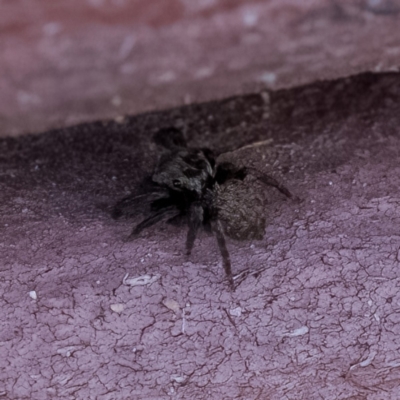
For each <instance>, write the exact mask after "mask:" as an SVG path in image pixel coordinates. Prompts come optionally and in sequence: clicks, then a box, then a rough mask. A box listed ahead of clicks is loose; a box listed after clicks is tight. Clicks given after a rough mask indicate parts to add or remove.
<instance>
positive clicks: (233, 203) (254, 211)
mask: <svg viewBox="0 0 400 400" xmlns="http://www.w3.org/2000/svg"><path fill="white" fill-rule="evenodd" d="M216 208H217V210H218V219H219V220H220V221H221V223H222V226H223V228H224V231H225V233H226V234H227V235H228V236H229V237H231V238H232V239H236V240H251V239H256V240H261V239H262V238H263V237H264V231H265V216H264V213H265V210H264V201H263V198H262V197H261V196H260V195H258V194H257V193H256V192H255V191H254V190H253V189H251V188H250V187H249V186H247V185H246V184H245V182H243V181H240V180H236V179H233V180H230V181H228V182H226V183H225V184H223V185H221V186H220V187H218V189H217V196H216Z"/></svg>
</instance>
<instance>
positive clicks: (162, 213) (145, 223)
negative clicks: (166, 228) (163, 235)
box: [129, 206, 176, 239]
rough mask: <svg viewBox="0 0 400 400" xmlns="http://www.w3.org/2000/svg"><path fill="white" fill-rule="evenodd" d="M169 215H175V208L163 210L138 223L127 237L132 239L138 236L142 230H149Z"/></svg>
mask: <svg viewBox="0 0 400 400" xmlns="http://www.w3.org/2000/svg"><path fill="white" fill-rule="evenodd" d="M171 214H176V207H172V206H171V207H167V208H163V209H161V210H159V211H157V212H155V213H153V214H152V215H150V217H148V218H146V219H145V220H143V221H142V222H140V223H139V224H138V225H136V227H135V228H134V229H133V231H132V233H131V234H130V235H129V238H130V239H132V238H134V237H135V236H136V235H138V234H139V233H140V232H142V230H143V229H146V228H149V227H150V226H152V225H154V224H156V223H157V222H159V221H161V220H162V219H164V218H165V217H166V216H167V215H171Z"/></svg>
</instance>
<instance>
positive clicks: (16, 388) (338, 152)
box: [0, 74, 400, 400]
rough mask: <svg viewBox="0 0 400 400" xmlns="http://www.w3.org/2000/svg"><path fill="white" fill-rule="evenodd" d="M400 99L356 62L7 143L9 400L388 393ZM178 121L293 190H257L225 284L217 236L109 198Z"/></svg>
mask: <svg viewBox="0 0 400 400" xmlns="http://www.w3.org/2000/svg"><path fill="white" fill-rule="evenodd" d="M399 101H400V75H399V74H382V75H372V74H367V75H359V76H355V77H352V78H347V79H341V80H337V81H331V82H319V83H314V84H312V85H309V86H305V87H299V88H295V89H290V90H281V91H277V92H272V93H270V94H269V95H268V94H267V93H263V94H262V95H257V94H255V95H251V96H245V97H238V98H231V99H227V100H225V101H222V102H213V103H206V104H201V105H193V106H188V107H185V108H181V109H175V110H170V111H165V112H157V113H152V114H144V115H139V116H137V117H132V118H129V119H126V120H125V121H123V122H121V123H116V122H114V121H112V122H108V123H93V124H88V125H80V126H76V127H71V128H67V129H64V130H60V131H53V132H50V133H44V134H42V135H39V136H22V137H19V138H4V139H1V141H0V148H1V152H0V154H1V156H0V157H1V158H0V162H1V175H0V182H1V191H2V201H1V204H0V216H1V224H0V230H1V239H0V259H1V275H0V280H1V285H0V291H1V303H2V306H1V310H2V324H1V328H0V329H1V331H0V346H1V347H0V348H1V354H2V357H1V359H0V382H2V385H1V387H0V398H1V397H3V398H7V399H52V398H54V399H128V398H132V399H153V398H154V399H168V398H173V399H189V398H192V399H204V398H210V399H231V398H237V399H272V400H281V399H328V400H330V399H332V400H333V399H341V400H344V399H368V400H372V399H373V400H376V399H378V400H379V399H397V398H398V393H399V392H398V390H399V389H398V386H399V382H400V353H399V349H400V339H399V337H400V335H399V333H400V325H399V321H400V317H399V315H400V314H399V305H400V296H399V294H398V286H399V272H398V268H399V264H400V250H399V249H400V234H399V229H398V227H399V222H400V213H399V210H400V193H399V187H400V182H399V180H400V178H399V176H400V167H399V164H398V160H399V149H400V136H399V126H400V112H399V111H400V110H399V104H400V103H399ZM171 124H175V125H179V126H182V127H184V129H185V131H186V134H187V137H188V139H189V141H190V143H191V144H192V145H199V144H201V143H202V144H203V145H206V146H209V147H211V148H213V149H216V150H220V151H231V152H230V153H228V154H226V155H225V157H228V158H229V157H231V158H232V159H235V160H236V161H242V162H245V163H247V164H250V165H254V166H256V167H258V168H259V169H262V170H264V171H266V172H270V173H271V174H273V175H274V176H276V177H277V178H279V179H280V180H282V181H283V182H284V183H286V184H287V185H288V186H289V187H290V188H291V190H292V191H293V192H294V193H295V194H297V195H298V196H299V197H301V199H302V202H300V203H298V202H295V201H290V200H285V199H284V198H282V196H281V195H280V194H279V193H276V192H274V191H273V190H269V189H268V190H267V189H265V188H263V187H260V188H259V190H263V191H264V192H265V193H266V196H267V197H268V200H269V206H268V208H267V209H266V210H265V213H266V216H267V219H268V226H267V229H266V235H265V237H264V239H263V240H261V241H254V242H235V241H232V240H230V241H229V243H228V246H229V251H230V253H231V257H232V264H233V270H234V273H236V274H240V273H242V272H243V274H242V275H241V277H242V281H241V283H240V285H239V286H238V287H237V289H236V291H235V292H231V291H230V290H229V288H228V285H227V284H226V282H225V281H224V271H223V268H222V266H221V260H220V256H219V252H218V249H217V245H216V241H215V239H214V238H213V237H210V236H208V235H206V234H205V233H204V234H202V235H201V236H200V238H199V239H198V241H197V242H196V245H195V248H194V251H193V254H192V255H191V257H190V258H189V259H187V258H186V257H185V256H184V251H183V248H184V240H185V234H186V230H185V229H182V228H179V227H174V226H168V225H160V226H158V227H154V228H153V229H149V230H148V231H147V232H145V233H144V234H143V235H142V236H141V237H140V238H139V239H137V240H136V241H133V242H125V241H124V239H125V238H126V236H127V235H128V234H129V232H130V229H131V227H132V225H133V223H134V221H122V222H116V221H113V220H112V219H111V218H110V216H109V214H108V211H109V208H110V206H111V205H112V204H113V203H114V202H115V201H116V200H117V199H119V198H120V197H122V196H123V195H124V194H125V193H126V192H127V191H128V190H130V189H132V188H134V187H135V185H136V184H137V183H138V181H139V180H140V178H141V177H142V176H143V175H144V174H146V173H149V172H151V168H152V166H153V163H154V157H155V150H156V149H155V147H154V145H153V144H152V143H151V141H150V137H151V135H150V133H151V132H153V131H154V130H155V129H157V127H160V126H167V125H171ZM260 141H265V143H264V144H262V143H261V144H260V143H259V142H260ZM248 144H252V145H251V146H247V147H244V146H245V145H248ZM249 271H250V272H249ZM246 272H247V273H246ZM126 274H129V276H128V277H126ZM143 275H149V277H153V278H154V281H153V283H151V284H147V285H143V286H129V282H131V281H130V279H131V278H135V277H139V276H143ZM124 277H125V280H124ZM123 281H124V282H125V284H124V283H123Z"/></svg>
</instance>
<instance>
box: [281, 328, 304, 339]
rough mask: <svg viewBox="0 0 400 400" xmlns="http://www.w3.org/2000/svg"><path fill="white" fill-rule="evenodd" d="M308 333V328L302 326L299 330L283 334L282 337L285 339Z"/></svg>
mask: <svg viewBox="0 0 400 400" xmlns="http://www.w3.org/2000/svg"><path fill="white" fill-rule="evenodd" d="M308 331H309V329H308V326H302V327H301V328H298V329H295V330H293V331H290V332H285V333H283V335H282V336H286V337H296V336H303V335H305V334H306V333H308Z"/></svg>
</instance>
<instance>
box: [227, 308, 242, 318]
mask: <svg viewBox="0 0 400 400" xmlns="http://www.w3.org/2000/svg"><path fill="white" fill-rule="evenodd" d="M229 314H231V315H232V316H233V317H240V316H241V315H242V308H241V307H236V308H232V309H231V310H229Z"/></svg>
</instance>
